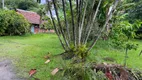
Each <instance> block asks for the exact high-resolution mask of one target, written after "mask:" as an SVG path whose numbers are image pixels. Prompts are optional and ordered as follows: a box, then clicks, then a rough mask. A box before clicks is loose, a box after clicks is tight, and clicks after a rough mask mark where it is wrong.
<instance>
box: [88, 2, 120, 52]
mask: <svg viewBox="0 0 142 80" xmlns="http://www.w3.org/2000/svg"><path fill="white" fill-rule="evenodd" d="M119 1H120V0H115V3H114V6H113V9H112V10H111V12H110V14H109V15H108V18H107V19H106V21H105V24H104V26H103V28H102V30H101V32H100V33H99V35H98V36H97V39H95V40H94V41H93V43H92V44H91V46H90V47H89V48H88V50H87V51H86V52H85V53H88V52H89V51H90V50H91V49H92V48H93V47H94V46H95V44H96V42H97V41H98V40H99V38H100V37H101V35H102V33H103V31H104V29H105V28H106V25H107V24H108V22H109V20H110V18H111V16H112V14H113V10H115V9H116V6H117V5H118V3H119Z"/></svg>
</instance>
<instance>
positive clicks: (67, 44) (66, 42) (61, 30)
mask: <svg viewBox="0 0 142 80" xmlns="http://www.w3.org/2000/svg"><path fill="white" fill-rule="evenodd" d="M53 5H54V9H55V13H56V16H57V21H58V24H59V28H60V32H61V34H62V36H63V39H64V41H65V44H66V46H67V48H68V49H70V46H69V43H68V40H67V39H66V37H65V34H64V31H63V28H62V26H61V22H60V18H59V14H58V9H57V7H56V3H55V0H53Z"/></svg>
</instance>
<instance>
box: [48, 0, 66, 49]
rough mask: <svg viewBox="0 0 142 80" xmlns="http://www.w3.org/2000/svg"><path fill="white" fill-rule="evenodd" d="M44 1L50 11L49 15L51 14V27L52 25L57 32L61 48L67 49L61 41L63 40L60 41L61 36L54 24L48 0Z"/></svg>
mask: <svg viewBox="0 0 142 80" xmlns="http://www.w3.org/2000/svg"><path fill="white" fill-rule="evenodd" d="M46 2H47V3H48V9H49V12H50V15H51V20H52V23H53V27H54V29H55V32H56V34H57V36H58V38H59V41H60V43H61V45H62V47H63V49H64V50H67V49H66V47H65V45H64V43H63V41H62V39H61V37H60V34H59V31H58V28H57V26H56V25H55V21H54V18H53V14H52V11H51V9H50V4H49V1H48V0H46Z"/></svg>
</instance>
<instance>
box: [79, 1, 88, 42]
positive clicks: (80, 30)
mask: <svg viewBox="0 0 142 80" xmlns="http://www.w3.org/2000/svg"><path fill="white" fill-rule="evenodd" d="M87 6H88V1H87V2H86V5H85V10H84V12H83V19H82V23H81V26H80V29H79V44H80V42H81V35H82V29H83V25H84V20H85V15H86V9H87Z"/></svg>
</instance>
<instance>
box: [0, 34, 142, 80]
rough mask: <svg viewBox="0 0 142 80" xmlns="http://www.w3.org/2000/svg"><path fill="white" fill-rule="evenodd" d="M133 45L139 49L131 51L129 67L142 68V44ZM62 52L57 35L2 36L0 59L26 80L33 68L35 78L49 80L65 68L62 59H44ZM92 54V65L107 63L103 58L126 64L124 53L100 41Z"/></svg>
mask: <svg viewBox="0 0 142 80" xmlns="http://www.w3.org/2000/svg"><path fill="white" fill-rule="evenodd" d="M133 42H134V43H137V44H139V48H138V49H137V50H136V51H135V50H131V51H129V53H128V55H129V58H128V60H127V66H128V67H130V68H139V69H142V62H141V61H142V55H141V56H140V57H139V56H138V54H139V52H140V50H142V41H140V40H133ZM63 51H64V50H63V49H62V47H61V45H60V43H59V40H58V38H57V36H56V35H55V34H37V35H26V36H5V37H0V58H3V59H10V60H12V61H13V64H14V65H15V70H16V72H17V74H18V75H19V76H21V77H25V78H28V77H29V76H28V72H29V70H30V69H37V73H36V74H35V77H37V78H39V79H40V80H49V78H50V76H51V75H50V74H51V71H52V70H53V69H54V68H56V67H59V68H60V67H62V65H63V64H62V63H64V61H62V60H61V59H60V58H59V57H56V58H52V57H51V62H50V63H49V64H45V63H44V62H45V61H46V59H44V56H45V55H47V53H48V52H50V53H52V55H57V54H60V53H62V52H63ZM91 53H92V54H91V55H90V56H89V58H88V60H89V61H91V62H94V61H95V62H99V63H102V62H106V61H104V60H103V58H104V57H110V58H114V60H115V61H114V62H110V63H119V64H123V62H124V61H123V60H124V51H123V50H117V49H114V48H112V47H110V46H109V45H107V42H106V41H99V42H98V43H97V45H96V46H95V48H94V49H93V50H92V51H91Z"/></svg>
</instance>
